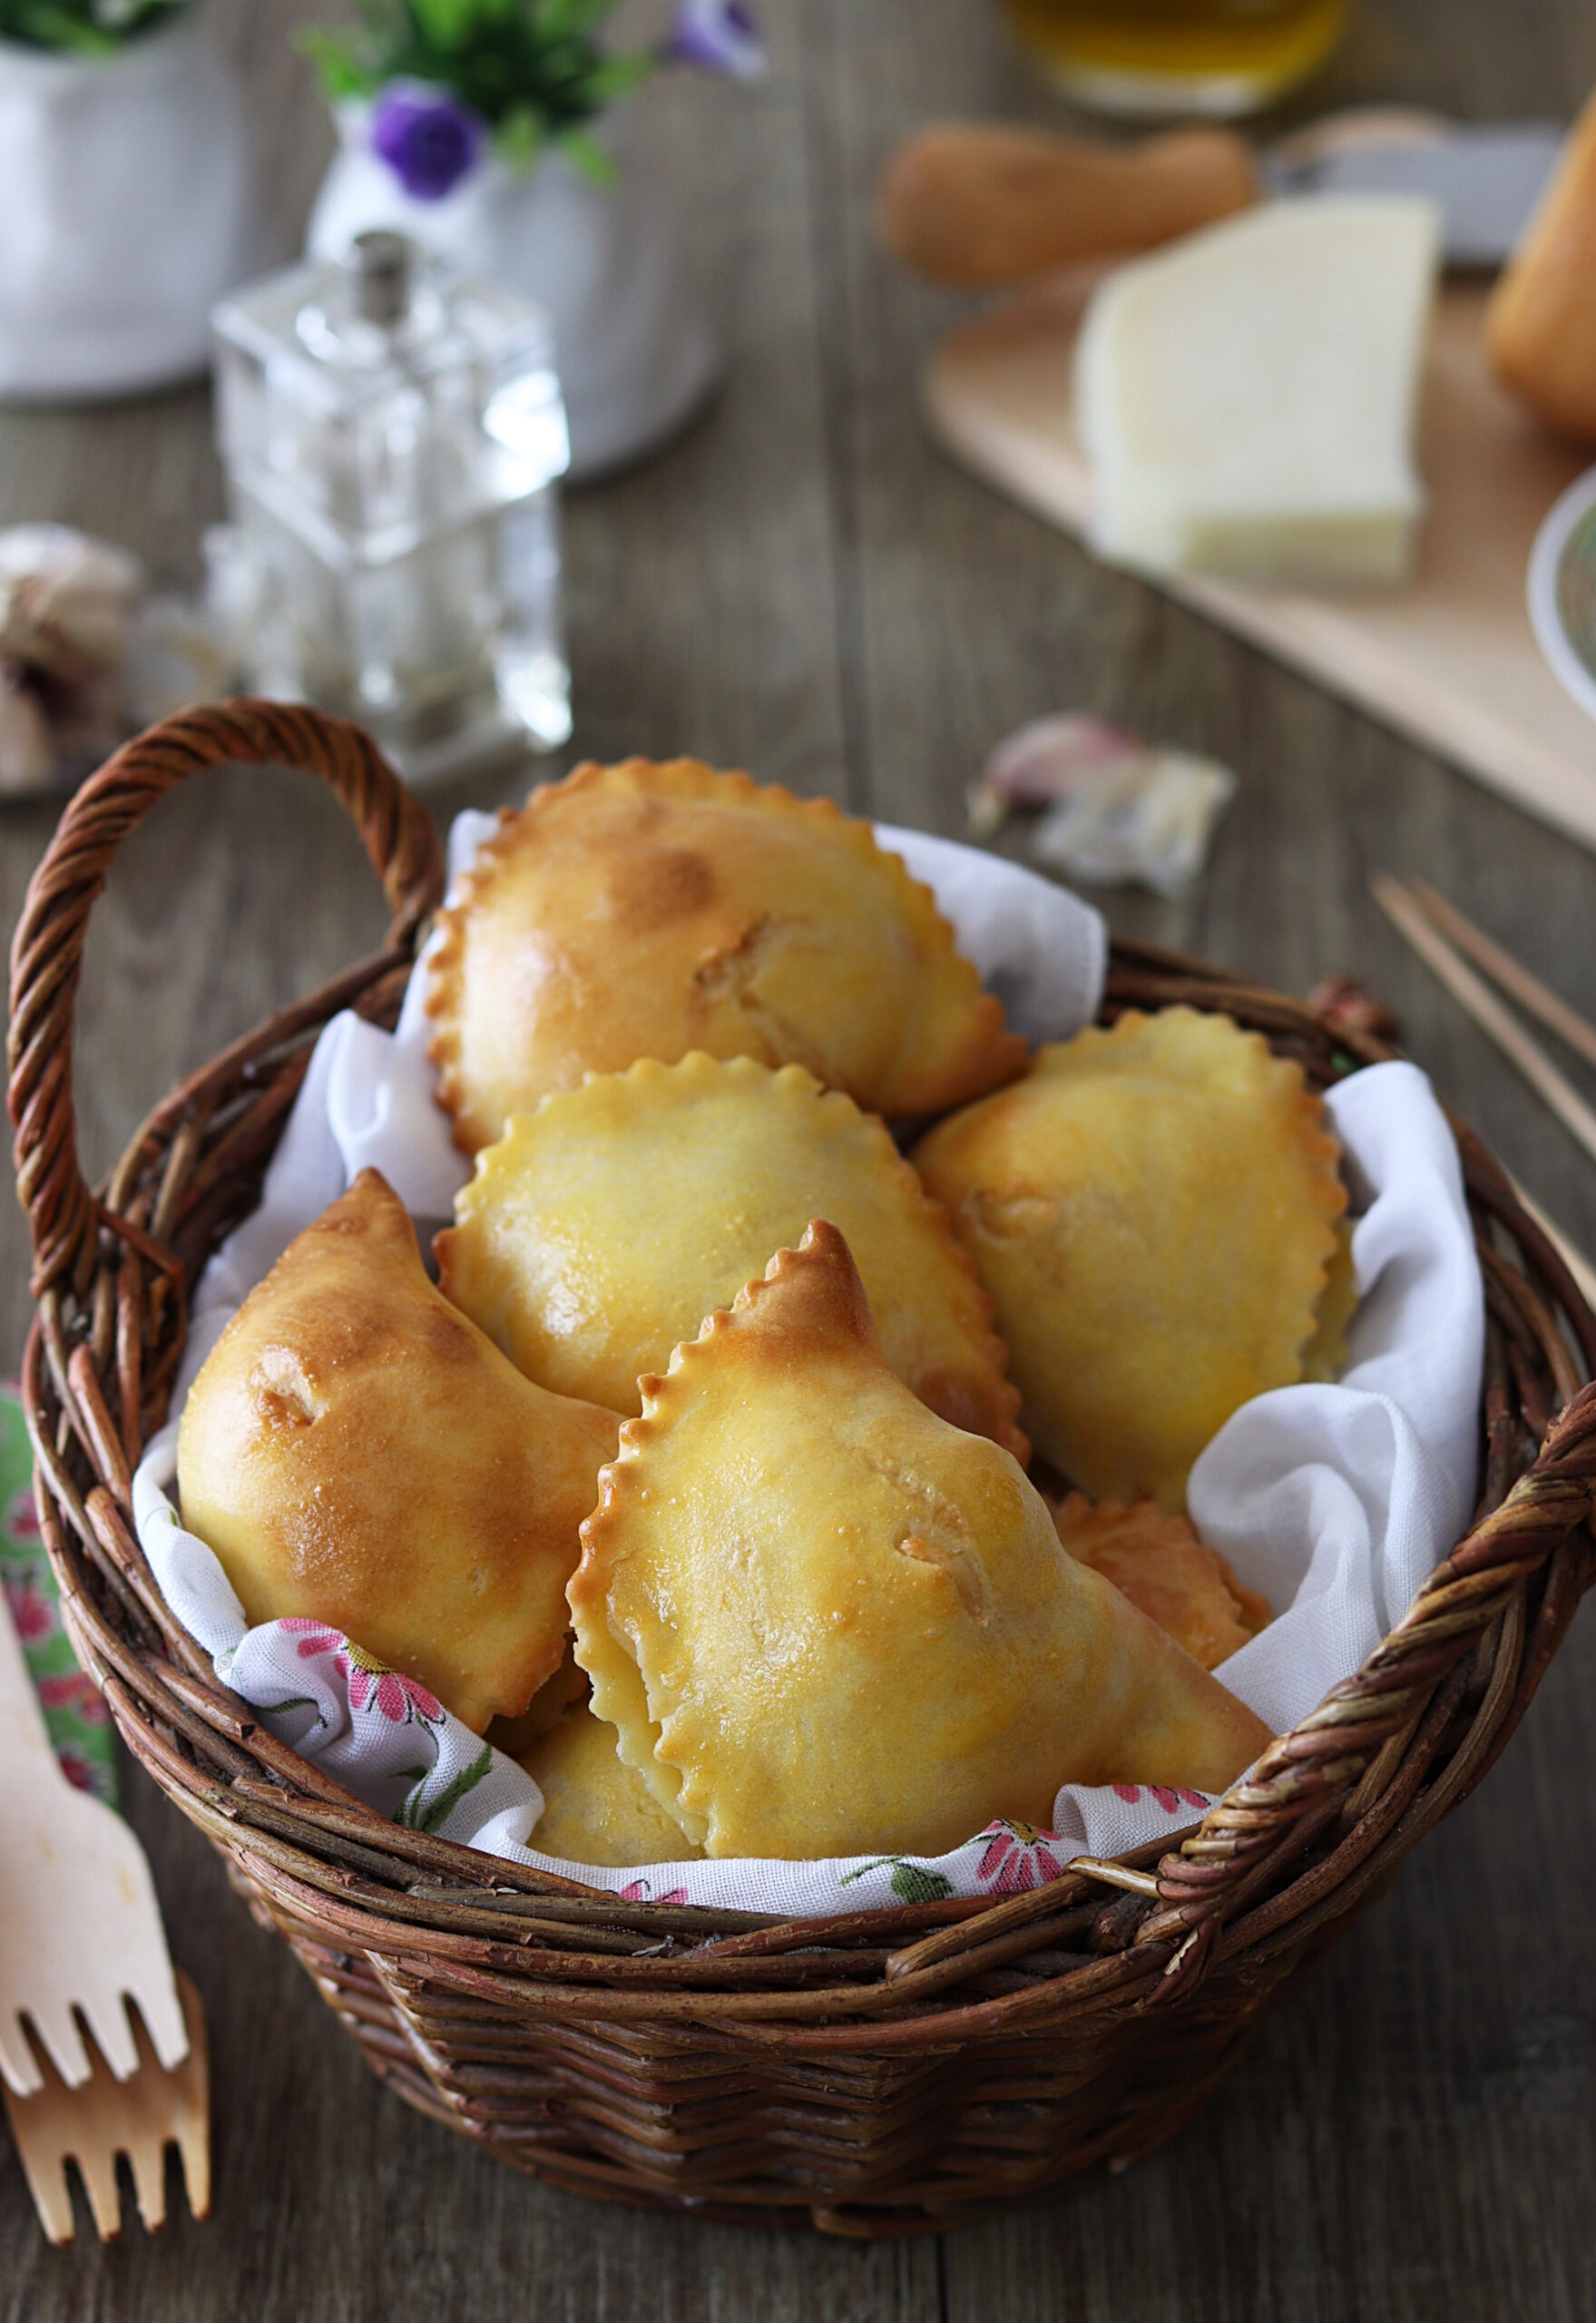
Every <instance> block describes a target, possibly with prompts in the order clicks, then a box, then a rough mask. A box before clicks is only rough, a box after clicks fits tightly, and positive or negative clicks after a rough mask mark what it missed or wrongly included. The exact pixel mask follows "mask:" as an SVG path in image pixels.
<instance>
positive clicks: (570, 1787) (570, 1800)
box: [519, 1703, 702, 1866]
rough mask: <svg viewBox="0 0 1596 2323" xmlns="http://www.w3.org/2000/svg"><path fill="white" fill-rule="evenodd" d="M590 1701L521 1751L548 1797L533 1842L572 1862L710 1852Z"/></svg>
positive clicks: (670, 1859) (651, 1859)
mask: <svg viewBox="0 0 1596 2323" xmlns="http://www.w3.org/2000/svg"><path fill="white" fill-rule="evenodd" d="M618 1740H619V1737H618V1736H617V1734H616V1732H615V1730H614V1728H613V1727H612V1726H606V1725H605V1723H604V1721H603V1720H602V1718H595V1717H594V1716H593V1714H592V1710H589V1709H588V1707H587V1705H586V1704H585V1703H578V1704H577V1706H576V1707H575V1709H573V1710H567V1711H566V1712H565V1715H564V1716H563V1718H562V1719H561V1720H560V1722H559V1724H558V1725H557V1726H555V1727H553V1728H552V1729H551V1730H550V1731H549V1732H548V1733H547V1734H544V1735H543V1736H542V1737H541V1738H540V1739H539V1740H537V1741H535V1742H534V1743H533V1744H531V1745H530V1747H529V1748H528V1749H526V1750H523V1751H521V1752H520V1754H519V1756H520V1762H521V1764H522V1765H523V1766H524V1768H525V1769H526V1771H527V1773H528V1774H529V1775H530V1776H531V1777H532V1779H533V1780H534V1782H535V1783H536V1785H537V1787H538V1789H540V1790H541V1791H542V1792H543V1813H542V1815H541V1816H540V1817H539V1818H538V1820H537V1823H536V1824H535V1826H534V1829H533V1834H532V1838H531V1840H530V1842H529V1844H530V1845H531V1846H533V1847H534V1848H537V1849H538V1851H539V1853H540V1854H542V1855H557V1856H560V1857H563V1860H564V1861H565V1862H567V1863H602V1864H609V1865H612V1866H615V1865H624V1864H629V1863H681V1862H682V1861H684V1860H686V1859H687V1858H688V1857H692V1856H697V1855H700V1854H701V1853H702V1849H701V1848H695V1847H694V1845H693V1843H692V1841H691V1840H690V1838H687V1836H686V1834H685V1833H684V1832H683V1831H682V1829H681V1825H680V1824H678V1823H677V1822H676V1821H675V1820H674V1819H673V1818H671V1816H669V1815H667V1814H666V1812H665V1809H664V1808H662V1807H661V1804H660V1802H659V1800H658V1799H656V1798H655V1797H654V1794H653V1792H652V1791H651V1789H649V1787H648V1785H647V1783H646V1782H644V1780H643V1779H642V1777H641V1775H640V1774H639V1773H638V1772H637V1770H636V1769H635V1768H632V1767H629V1766H628V1765H627V1763H626V1761H625V1759H622V1756H621V1755H620V1752H619V1751H618V1750H617V1749H616V1747H615V1746H616V1743H617V1741H618Z"/></svg>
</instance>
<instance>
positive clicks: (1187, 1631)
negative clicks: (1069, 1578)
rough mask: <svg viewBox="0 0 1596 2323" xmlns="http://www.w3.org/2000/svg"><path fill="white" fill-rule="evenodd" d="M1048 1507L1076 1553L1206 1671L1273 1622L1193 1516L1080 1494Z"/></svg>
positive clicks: (1263, 1601)
mask: <svg viewBox="0 0 1596 2323" xmlns="http://www.w3.org/2000/svg"><path fill="white" fill-rule="evenodd" d="M1048 1506H1049V1507H1050V1508H1051V1509H1052V1510H1053V1522H1054V1524H1056V1525H1057V1526H1058V1528H1059V1538H1060V1540H1061V1541H1062V1543H1063V1544H1064V1546H1065V1548H1066V1549H1068V1550H1069V1552H1070V1554H1071V1555H1072V1557H1077V1558H1079V1559H1080V1561H1081V1563H1082V1564H1089V1565H1090V1566H1091V1567H1092V1571H1093V1572H1094V1573H1102V1577H1103V1579H1104V1580H1105V1581H1111V1582H1112V1583H1113V1584H1114V1587H1115V1588H1116V1589H1119V1590H1122V1591H1123V1593H1124V1594H1125V1595H1126V1596H1127V1597H1129V1599H1130V1600H1131V1603H1132V1604H1133V1605H1137V1606H1140V1608H1141V1611H1142V1612H1144V1613H1145V1614H1146V1615H1147V1618H1148V1620H1149V1621H1150V1622H1157V1623H1158V1625H1159V1627H1160V1630H1166V1631H1168V1632H1169V1634H1170V1637H1172V1638H1173V1639H1174V1640H1175V1641H1176V1642H1177V1643H1178V1644H1180V1645H1183V1646H1184V1647H1185V1649H1186V1651H1187V1652H1188V1653H1189V1654H1190V1656H1191V1658H1192V1660H1193V1661H1200V1662H1201V1664H1202V1666H1203V1668H1204V1669H1205V1670H1217V1669H1218V1667H1219V1663H1220V1662H1221V1661H1229V1658H1230V1656H1231V1654H1233V1653H1239V1652H1240V1651H1241V1649H1242V1647H1243V1646H1244V1645H1245V1644H1246V1643H1247V1642H1248V1639H1249V1638H1255V1637H1256V1636H1257V1635H1258V1632H1259V1631H1260V1630H1262V1629H1267V1628H1268V1624H1269V1622H1271V1621H1272V1620H1273V1618H1274V1615H1273V1611H1272V1608H1271V1607H1270V1604H1269V1601H1268V1598H1267V1597H1263V1596H1260V1595H1259V1593H1258V1591H1257V1590H1256V1589H1248V1587H1247V1586H1246V1584H1245V1583H1242V1582H1239V1581H1238V1580H1237V1578H1236V1576H1235V1574H1234V1573H1232V1572H1231V1570H1230V1568H1229V1564H1228V1563H1226V1561H1225V1559H1224V1558H1223V1557H1222V1556H1221V1555H1220V1554H1219V1551H1218V1549H1210V1548H1209V1545H1208V1544H1207V1542H1206V1541H1203V1540H1199V1537H1198V1534H1197V1528H1196V1526H1195V1525H1194V1524H1192V1522H1191V1519H1190V1517H1189V1516H1168V1515H1166V1514H1164V1512H1163V1510H1162V1509H1161V1508H1160V1506H1159V1505H1158V1503H1157V1502H1156V1501H1151V1500H1139V1501H1137V1502H1136V1503H1135V1504H1134V1505H1132V1506H1131V1507H1130V1508H1125V1507H1122V1506H1121V1504H1120V1503H1119V1502H1118V1501H1117V1500H1104V1501H1100V1502H1099V1503H1098V1504H1097V1505H1096V1506H1095V1507H1093V1505H1092V1503H1091V1501H1089V1500H1088V1499H1087V1498H1086V1496H1085V1495H1084V1494H1083V1493H1078V1492H1072V1493H1071V1494H1069V1495H1067V1497H1066V1498H1064V1499H1063V1500H1060V1501H1053V1500H1049V1502H1048Z"/></svg>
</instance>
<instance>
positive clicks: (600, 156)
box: [560, 129, 615, 185]
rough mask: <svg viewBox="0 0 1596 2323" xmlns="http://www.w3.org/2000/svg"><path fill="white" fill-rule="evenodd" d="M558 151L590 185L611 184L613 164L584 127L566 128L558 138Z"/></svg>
mask: <svg viewBox="0 0 1596 2323" xmlns="http://www.w3.org/2000/svg"><path fill="white" fill-rule="evenodd" d="M560 151H561V152H563V154H564V155H565V158H566V159H567V161H569V162H571V163H572V164H573V166H574V167H575V168H576V169H578V170H580V171H581V172H582V174H583V177H584V178H586V179H587V180H588V181H589V183H590V184H592V185H613V183H614V181H615V164H614V162H612V160H611V159H610V156H609V155H608V153H606V152H605V151H604V149H603V147H602V145H601V144H600V143H599V142H598V140H597V138H596V137H590V136H589V135H588V132H587V131H586V130H585V129H567V130H566V131H564V132H563V134H562V136H561V139H560Z"/></svg>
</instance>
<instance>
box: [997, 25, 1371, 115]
mask: <svg viewBox="0 0 1596 2323" xmlns="http://www.w3.org/2000/svg"><path fill="white" fill-rule="evenodd" d="M1003 5H1004V9H1005V12H1006V13H1007V15H1009V17H1010V19H1011V20H1012V22H1013V25H1014V28H1015V30H1016V32H1017V33H1018V34H1019V35H1020V38H1021V40H1022V41H1023V43H1024V44H1025V46H1026V47H1027V48H1028V49H1029V50H1030V51H1031V53H1032V54H1033V55H1034V56H1035V57H1036V59H1037V60H1038V62H1039V63H1040V64H1041V65H1042V66H1043V70H1044V71H1045V72H1046V73H1047V74H1048V75H1049V77H1050V78H1051V79H1052V80H1053V81H1054V82H1056V83H1058V85H1059V86H1060V88H1062V90H1063V91H1064V93H1066V94H1067V95H1068V96H1070V97H1072V98H1073V99H1074V100H1075V101H1076V103H1080V104H1084V105H1090V106H1092V108H1093V109H1094V110H1095V111H1097V112H1099V113H1121V114H1126V115H1129V116H1133V117H1136V118H1140V119H1142V120H1148V119H1158V118H1167V117H1170V116H1171V115H1180V114H1187V115H1190V114H1192V113H1201V114H1206V115H1208V116H1209V117H1210V118H1215V117H1221V116H1231V115H1234V114H1238V113H1252V112H1255V111H1256V110H1257V109H1258V107H1259V106H1261V105H1266V104H1268V103H1269V102H1270V100H1271V99H1272V98H1274V97H1277V96H1278V95H1280V94H1281V93H1282V92H1283V91H1284V90H1286V89H1288V88H1289V87H1291V85H1292V84H1293V83H1295V82H1297V81H1301V80H1304V79H1306V78H1307V75H1308V74H1310V73H1312V72H1313V71H1314V70H1315V69H1316V67H1317V66H1318V65H1320V64H1323V63H1324V61H1325V59H1326V58H1327V56H1328V55H1329V54H1330V51H1331V50H1332V49H1333V48H1334V47H1335V45H1336V44H1337V40H1338V39H1339V38H1340V36H1341V33H1342V29H1343V27H1344V25H1345V24H1346V11H1347V0H1003Z"/></svg>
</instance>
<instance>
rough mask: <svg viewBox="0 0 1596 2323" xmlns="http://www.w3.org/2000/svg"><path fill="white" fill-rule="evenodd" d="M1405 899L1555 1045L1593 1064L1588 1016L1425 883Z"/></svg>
mask: <svg viewBox="0 0 1596 2323" xmlns="http://www.w3.org/2000/svg"><path fill="white" fill-rule="evenodd" d="M1408 894H1409V895H1410V896H1411V897H1413V898H1414V901H1415V903H1416V904H1417V905H1418V907H1419V908H1420V910H1421V911H1422V912H1424V914H1425V916H1426V918H1428V919H1431V920H1433V921H1434V924H1435V926H1437V927H1438V928H1439V929H1440V930H1441V933H1442V935H1443V936H1450V937H1451V938H1452V941H1453V943H1454V944H1455V945H1456V946H1457V948H1458V950H1459V951H1460V952H1464V953H1466V954H1467V955H1468V957H1469V958H1470V959H1471V960H1473V961H1474V965H1475V966H1476V967H1481V968H1483V969H1484V971H1485V974H1486V975H1488V976H1489V977H1490V978H1491V981H1492V982H1493V984H1498V985H1501V987H1502V989H1503V992H1505V993H1508V994H1510V995H1512V997H1513V999H1514V1000H1516V1001H1517V1002H1518V1004H1519V1006H1520V1007H1521V1008H1527V1009H1528V1011H1529V1013H1530V1014H1531V1015H1532V1016H1538V1017H1539V1018H1540V1020H1541V1022H1542V1024H1544V1025H1546V1026H1547V1027H1548V1029H1549V1030H1550V1031H1552V1032H1553V1033H1555V1034H1557V1037H1558V1039H1559V1040H1560V1041H1566V1042H1567V1044H1568V1045H1569V1047H1570V1048H1571V1049H1572V1050H1573V1052H1574V1054H1575V1055H1576V1056H1582V1057H1583V1058H1584V1060H1585V1062H1586V1063H1587V1064H1596V1024H1591V1020H1590V1018H1589V1017H1588V1016H1581V1014H1580V1012H1579V1010H1578V1009H1577V1008H1571V1007H1570V1005H1569V1004H1568V1002H1567V1001H1566V1000H1564V999H1562V997H1561V995H1559V994H1557V993H1555V992H1553V991H1552V988H1551V986H1550V985H1543V984H1542V981H1541V979H1540V977H1539V976H1537V975H1531V973H1530V971H1529V969H1528V968H1525V967H1521V966H1520V965H1519V963H1518V962H1517V961H1516V960H1515V959H1514V958H1513V954H1512V953H1511V952H1504V951H1503V948H1502V946H1501V945H1500V944H1498V943H1496V942H1495V941H1494V939H1493V937H1491V936H1487V935H1486V933H1485V931H1484V929H1483V927H1476V926H1474V921H1473V920H1472V919H1465V918H1464V915H1463V913H1462V912H1460V911H1459V910H1458V908H1457V906H1456V905H1455V904H1449V903H1448V902H1447V900H1446V898H1445V897H1444V896H1440V895H1437V894H1436V892H1435V890H1434V887H1430V886H1428V885H1427V884H1426V882H1425V880H1423V879H1415V880H1413V881H1412V882H1410V884H1409V887H1408Z"/></svg>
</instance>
